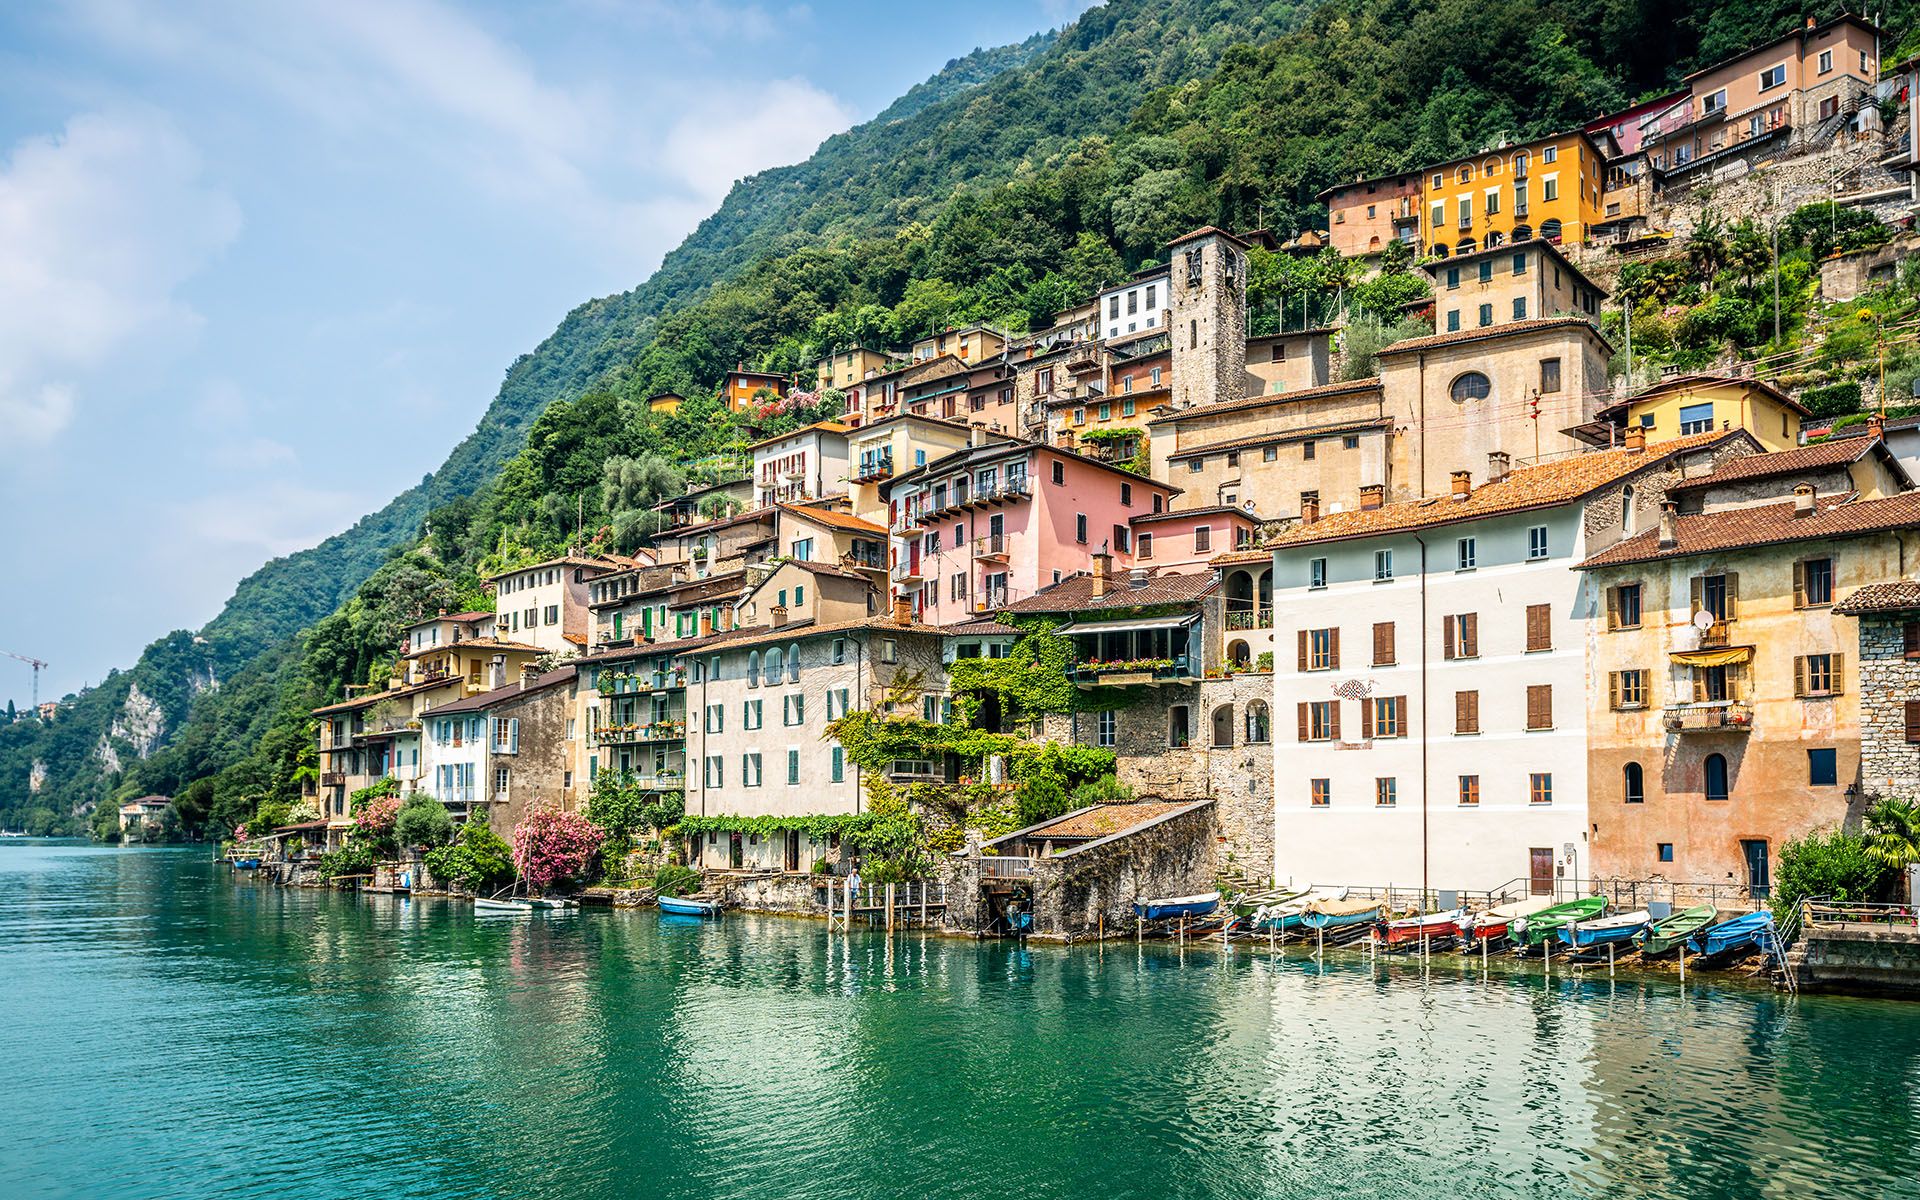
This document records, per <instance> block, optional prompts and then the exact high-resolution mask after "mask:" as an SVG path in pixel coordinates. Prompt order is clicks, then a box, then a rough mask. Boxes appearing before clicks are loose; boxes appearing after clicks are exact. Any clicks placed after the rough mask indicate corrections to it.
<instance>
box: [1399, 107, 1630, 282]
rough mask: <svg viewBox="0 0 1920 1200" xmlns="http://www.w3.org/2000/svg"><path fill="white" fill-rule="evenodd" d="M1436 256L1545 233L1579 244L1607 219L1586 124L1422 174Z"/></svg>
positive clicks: (1602, 168) (1601, 160) (1600, 161)
mask: <svg viewBox="0 0 1920 1200" xmlns="http://www.w3.org/2000/svg"><path fill="white" fill-rule="evenodd" d="M1422 174H1423V176H1424V178H1423V179H1422V186H1423V188H1424V193H1425V195H1424V200H1425V211H1426V216H1427V250H1428V252H1429V253H1430V254H1432V255H1434V256H1435V257H1437V258H1445V257H1447V256H1448V255H1450V254H1471V253H1473V252H1474V251H1476V250H1485V249H1487V248H1489V247H1493V246H1504V245H1506V244H1508V243H1509V242H1524V241H1526V240H1527V239H1529V238H1535V237H1538V238H1543V239H1545V240H1547V241H1549V242H1562V241H1564V242H1573V243H1579V242H1583V241H1585V240H1586V239H1587V231H1588V229H1589V227H1591V226H1593V225H1597V224H1599V223H1600V222H1601V221H1603V220H1605V217H1604V215H1603V213H1602V209H1601V197H1602V193H1603V192H1604V190H1605V186H1606V156H1605V155H1604V154H1602V153H1601V151H1600V147H1599V145H1598V144H1596V143H1595V142H1594V140H1593V138H1592V137H1591V136H1589V135H1588V134H1587V133H1586V132H1585V131H1584V130H1575V131H1573V132H1572V133H1563V134H1558V135H1556V136H1554V137H1549V138H1541V139H1539V140H1537V141H1532V142H1525V143H1522V144H1520V145H1517V146H1502V147H1500V148H1498V149H1495V150H1488V151H1485V152H1484V153H1481V154H1475V155H1473V156H1471V157H1467V158H1458V159H1455V160H1453V161H1452V162H1447V163H1441V164H1440V165H1438V166H1433V167H1428V168H1427V169H1426V170H1425V171H1424V172H1422Z"/></svg>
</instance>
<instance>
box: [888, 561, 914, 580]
mask: <svg viewBox="0 0 1920 1200" xmlns="http://www.w3.org/2000/svg"><path fill="white" fill-rule="evenodd" d="M891 574H892V577H893V581H894V582H895V583H911V582H913V581H915V580H917V579H919V578H920V564H919V563H916V562H914V561H912V560H911V559H901V560H900V561H899V562H897V563H895V564H893V571H892V573H891Z"/></svg>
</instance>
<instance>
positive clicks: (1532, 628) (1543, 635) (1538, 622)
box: [1527, 604, 1553, 650]
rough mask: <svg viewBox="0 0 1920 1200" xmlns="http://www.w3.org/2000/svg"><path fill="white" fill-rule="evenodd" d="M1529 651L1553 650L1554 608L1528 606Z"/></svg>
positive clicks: (1541, 605)
mask: <svg viewBox="0 0 1920 1200" xmlns="http://www.w3.org/2000/svg"><path fill="white" fill-rule="evenodd" d="M1527 649H1529V650H1551V649H1553V606H1552V605H1550V604H1529V605H1527Z"/></svg>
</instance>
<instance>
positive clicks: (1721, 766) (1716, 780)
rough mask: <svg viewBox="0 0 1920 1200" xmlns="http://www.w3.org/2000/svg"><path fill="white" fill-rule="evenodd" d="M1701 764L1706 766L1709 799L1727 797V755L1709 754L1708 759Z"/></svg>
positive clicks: (1723, 798)
mask: <svg viewBox="0 0 1920 1200" xmlns="http://www.w3.org/2000/svg"><path fill="white" fill-rule="evenodd" d="M1701 765H1702V766H1703V767H1704V768H1705V772H1704V773H1705V776H1706V780H1705V782H1706V793H1707V799H1709V800H1725V799H1726V798H1727V756H1726V755H1724V754H1709V755H1707V761H1706V762H1705V763H1703V764H1701Z"/></svg>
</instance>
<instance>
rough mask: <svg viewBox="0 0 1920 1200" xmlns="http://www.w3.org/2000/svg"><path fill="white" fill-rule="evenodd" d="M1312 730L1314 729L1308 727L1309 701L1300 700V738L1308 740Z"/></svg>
mask: <svg viewBox="0 0 1920 1200" xmlns="http://www.w3.org/2000/svg"><path fill="white" fill-rule="evenodd" d="M1311 732H1312V730H1311V729H1309V728H1308V727H1307V702H1306V701H1305V700H1302V701H1301V702H1300V740H1301V741H1303V742H1304V741H1306V740H1307V736H1308V734H1310V733H1311Z"/></svg>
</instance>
